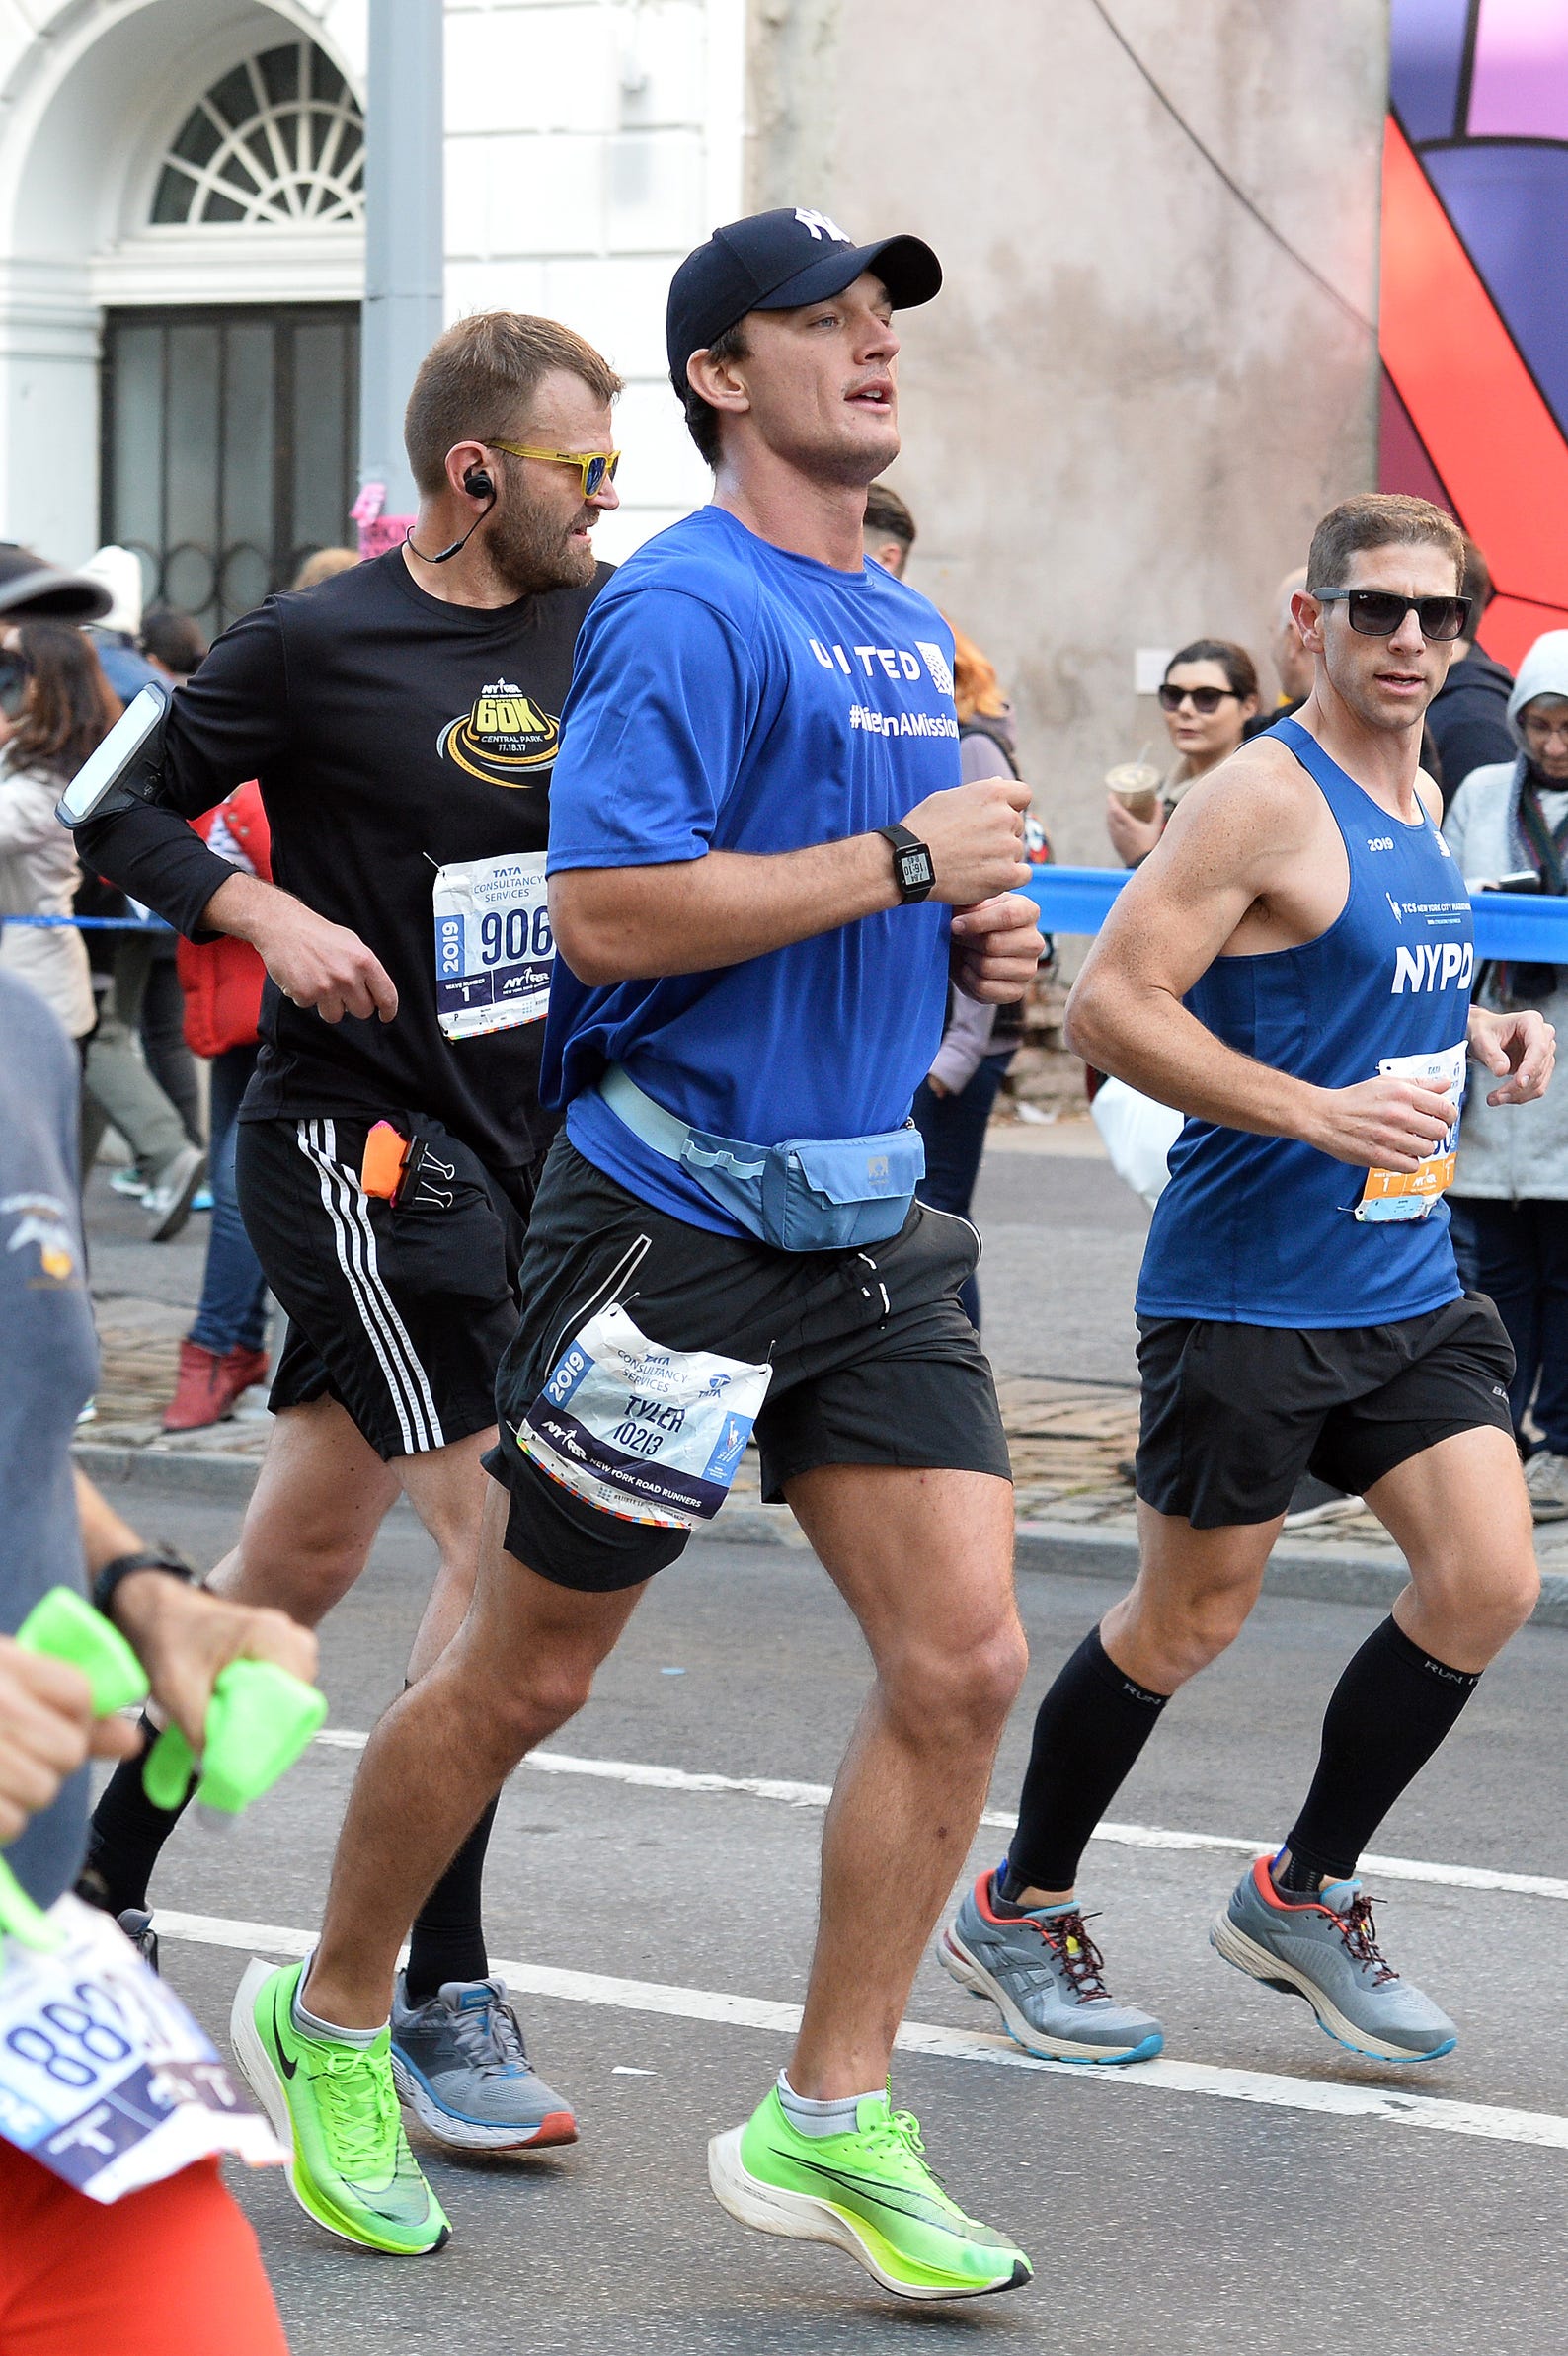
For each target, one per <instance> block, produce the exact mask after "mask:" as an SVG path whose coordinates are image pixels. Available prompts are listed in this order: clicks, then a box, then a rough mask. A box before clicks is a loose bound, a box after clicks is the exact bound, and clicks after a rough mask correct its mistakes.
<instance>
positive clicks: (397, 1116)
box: [235, 1111, 537, 1462]
mask: <svg viewBox="0 0 1568 2356" xmlns="http://www.w3.org/2000/svg"><path fill="white" fill-rule="evenodd" d="M382 1117H383V1118H384V1119H386V1120H388V1121H390V1122H391V1123H392V1124H393V1126H394V1127H395V1128H396V1129H398V1130H399V1131H400V1132H401V1134H402V1135H403V1136H404V1137H410V1136H415V1135H417V1136H420V1137H422V1138H424V1139H426V1141H427V1144H428V1146H429V1148H430V1150H429V1152H428V1154H427V1156H426V1160H425V1165H424V1169H423V1171H422V1173H421V1179H420V1183H419V1184H418V1186H417V1187H415V1188H414V1189H413V1190H412V1193H411V1196H410V1197H409V1199H407V1200H406V1201H404V1202H401V1203H399V1204H398V1206H397V1207H396V1209H394V1208H393V1206H392V1205H391V1204H390V1203H385V1202H382V1201H380V1200H379V1199H377V1198H375V1197H372V1196H369V1195H366V1194H365V1193H364V1191H363V1189H362V1188H361V1187H360V1184H359V1163H360V1159H361V1156H362V1155H363V1152H364V1140H365V1138H366V1136H367V1135H368V1133H369V1130H370V1129H371V1127H372V1121H371V1120H370V1119H369V1118H366V1117H365V1116H363V1115H358V1114H355V1115H351V1116H348V1117H344V1116H338V1117H329V1116H326V1115H318V1116H316V1117H315V1118H311V1119H300V1120H275V1121H243V1122H242V1123H241V1124H240V1134H239V1149H238V1158H237V1162H236V1172H235V1175H236V1182H237V1186H238V1192H239V1202H240V1215H241V1217H243V1219H244V1221H245V1230H246V1233H247V1234H248V1235H249V1236H250V1239H251V1242H252V1243H253V1244H254V1246H255V1248H256V1255H257V1258H258V1259H259V1260H260V1261H261V1263H262V1268H263V1270H264V1272H265V1274H266V1277H267V1281H268V1283H269V1285H270V1286H271V1287H272V1289H273V1291H274V1293H275V1294H276V1296H277V1298H278V1299H279V1300H280V1301H281V1303H282V1305H283V1307H284V1308H285V1309H286V1310H287V1312H288V1333H287V1336H286V1339H285V1341H284V1344H283V1349H282V1352H281V1355H280V1356H279V1358H278V1361H277V1366H276V1369H275V1372H274V1376H273V1387H272V1392H271V1395H270V1398H269V1402H268V1403H269V1405H270V1406H271V1407H272V1408H273V1410H274V1413H275V1412H276V1411H277V1410H278V1409H279V1408H283V1407H300V1406H304V1405H306V1404H308V1402H309V1401H310V1400H312V1399H319V1398H321V1397H323V1396H328V1397H331V1398H335V1399H337V1400H339V1401H340V1402H341V1404H342V1405H343V1406H344V1407H346V1408H347V1409H348V1411H349V1413H350V1415H351V1416H352V1417H353V1421H354V1423H355V1424H356V1425H357V1426H358V1428H359V1430H360V1431H361V1432H362V1433H363V1434H364V1437H365V1439H366V1440H368V1441H369V1443H370V1446H371V1447H372V1448H373V1449H374V1450H375V1452H376V1453H377V1455H379V1456H380V1457H382V1458H383V1460H385V1461H387V1462H390V1461H391V1459H392V1458H393V1457H395V1456H413V1455H419V1454H422V1453H425V1452H426V1451H428V1450H431V1449H438V1448H446V1447H448V1446H449V1445H450V1444H451V1443H452V1442H453V1441H454V1440H463V1439H466V1438H467V1437H468V1435H469V1434H470V1433H473V1432H483V1431H485V1430H486V1429H487V1428H488V1426H489V1425H491V1424H493V1423H494V1422H495V1420H496V1406H495V1386H496V1368H497V1366H498V1365H499V1364H500V1361H501V1355H502V1352H503V1351H504V1350H505V1349H506V1347H507V1344H508V1343H509V1342H510V1339H511V1336H512V1334H513V1332H514V1331H515V1329H516V1322H517V1291H516V1279H517V1265H518V1262H519V1260H520V1258H521V1256H522V1241H523V1236H524V1234H525V1233H526V1230H527V1217H528V1205H529V1201H530V1199H531V1196H532V1189H533V1182H534V1179H535V1177H536V1176H537V1169H535V1170H532V1171H520V1172H519V1171H512V1172H509V1173H508V1174H507V1176H506V1178H505V1179H502V1178H498V1177H497V1176H496V1175H495V1174H494V1173H492V1172H491V1171H488V1170H487V1169H485V1167H484V1166H483V1164H482V1163H481V1162H480V1161H479V1159H478V1158H477V1156H476V1155H475V1154H474V1153H473V1152H471V1151H470V1149H469V1148H468V1146H466V1145H464V1144H460V1143H459V1142H458V1140H457V1139H455V1138H453V1137H450V1136H448V1134H447V1132H446V1131H445V1130H444V1129H443V1128H442V1127H441V1125H440V1123H439V1122H438V1121H432V1120H430V1119H428V1118H427V1117H426V1116H425V1115H423V1114H421V1113H411V1112H399V1111H389V1112H388V1113H386V1114H385V1115H384V1116H382Z"/></svg>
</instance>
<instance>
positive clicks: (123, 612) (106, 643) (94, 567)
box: [82, 541, 158, 704]
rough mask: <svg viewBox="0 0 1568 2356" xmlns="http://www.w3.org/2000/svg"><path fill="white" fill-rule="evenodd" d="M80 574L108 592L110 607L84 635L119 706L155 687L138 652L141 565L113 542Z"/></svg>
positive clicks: (151, 673)
mask: <svg viewBox="0 0 1568 2356" xmlns="http://www.w3.org/2000/svg"><path fill="white" fill-rule="evenodd" d="M82 571H83V573H84V574H85V576H86V578H87V579H88V580H89V581H97V582H101V583H102V585H103V587H104V588H105V589H107V590H108V591H109V596H110V607H109V611H108V612H107V613H106V614H105V616H104V618H103V620H102V621H101V622H95V623H94V624H93V625H92V627H91V629H90V631H89V633H88V635H89V636H90V638H91V639H92V642H93V646H94V649H95V651H96V653H97V656H98V660H99V662H100V663H101V664H102V665H103V667H104V676H105V678H106V679H108V681H109V683H110V685H111V687H112V688H113V689H114V691H115V693H116V694H117V695H118V698H119V700H120V702H121V703H122V704H127V703H129V701H130V699H131V697H132V696H133V695H134V694H135V693H136V690H137V689H138V688H139V687H145V686H148V685H149V684H150V685H153V686H156V685H157V683H158V673H157V672H156V671H155V670H154V668H153V667H152V665H151V664H150V663H149V662H148V660H147V658H146V656H145V655H144V654H143V653H142V651H141V646H140V643H139V642H140V638H141V599H142V590H141V565H140V563H139V561H138V560H137V558H136V557H135V556H133V555H132V553H131V551H130V550H129V549H128V548H117V547H116V545H115V543H114V542H113V541H110V542H109V543H108V544H107V545H106V546H105V547H103V548H100V549H97V550H96V551H95V552H94V554H93V555H92V556H90V557H89V558H88V560H87V562H86V564H85V565H84V566H83V567H82Z"/></svg>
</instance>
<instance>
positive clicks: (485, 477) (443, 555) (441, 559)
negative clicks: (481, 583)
mask: <svg viewBox="0 0 1568 2356" xmlns="http://www.w3.org/2000/svg"><path fill="white" fill-rule="evenodd" d="M463 489H464V490H465V491H466V492H467V494H468V496H469V498H470V499H482V500H484V501H485V503H486V505H485V506H484V508H483V509H482V510H480V512H479V513H478V514H477V515H476V516H475V517H474V520H473V522H472V523H471V524H470V525H469V527H468V529H467V531H465V532H464V534H463V536H462V538H461V539H460V540H454V541H453V542H452V544H451V546H450V548H443V549H442V550H441V552H440V555H439V556H425V555H423V554H422V553H421V551H420V550H419V549H418V548H414V533H413V531H412V529H410V530H408V531H406V532H405V533H404V535H403V537H404V540H405V542H406V543H407V545H408V546H409V547H410V548H414V553H415V555H416V556H417V557H419V560H420V563H421V564H422V565H444V564H448V563H449V562H450V561H451V559H452V558H453V557H454V556H461V554H462V552H463V550H464V549H465V548H466V547H467V546H468V543H469V541H470V540H471V539H472V538H473V536H474V534H475V532H476V531H478V529H479V527H480V525H481V524H482V523H483V522H484V520H485V517H486V516H487V515H488V514H489V513H490V510H491V509H492V508H493V507H494V506H495V504H496V486H495V484H494V483H493V482H492V481H491V479H490V475H489V473H488V472H487V470H486V469H485V468H484V467H483V466H466V467H464V469H463Z"/></svg>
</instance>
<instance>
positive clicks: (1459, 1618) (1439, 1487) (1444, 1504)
mask: <svg viewBox="0 0 1568 2356" xmlns="http://www.w3.org/2000/svg"><path fill="white" fill-rule="evenodd" d="M1367 1503H1368V1505H1369V1506H1370V1507H1371V1509H1372V1512H1373V1513H1374V1514H1375V1515H1376V1516H1377V1519H1378V1521H1379V1522H1380V1523H1381V1524H1382V1526H1383V1528H1384V1529H1385V1530H1386V1531H1387V1532H1388V1534H1389V1536H1390V1537H1391V1538H1392V1539H1393V1541H1394V1543H1395V1544H1396V1545H1397V1546H1398V1548H1399V1550H1400V1552H1401V1553H1402V1554H1403V1556H1404V1558H1405V1560H1406V1562H1407V1563H1408V1564H1409V1565H1410V1585H1409V1586H1408V1587H1407V1588H1406V1589H1405V1591H1404V1593H1403V1595H1401V1596H1399V1597H1398V1598H1397V1599H1396V1601H1395V1603H1394V1608H1393V1616H1394V1618H1395V1620H1396V1621H1397V1622H1398V1624H1399V1626H1400V1627H1401V1628H1403V1630H1404V1632H1405V1634H1406V1635H1407V1636H1408V1637H1409V1638H1410V1640H1411V1642H1412V1643H1413V1644H1419V1645H1420V1646H1421V1648H1422V1650H1423V1652H1428V1653H1431V1654H1432V1655H1433V1657H1434V1658H1435V1659H1436V1660H1439V1661H1446V1662H1447V1663H1448V1664H1449V1666H1450V1668H1451V1669H1463V1670H1468V1671H1471V1672H1475V1671H1478V1670H1482V1669H1484V1668H1485V1667H1486V1666H1487V1664H1488V1663H1489V1662H1490V1661H1492V1660H1494V1659H1495V1658H1496V1656H1497V1654H1498V1653H1500V1652H1501V1651H1502V1649H1503V1647H1504V1645H1505V1644H1506V1643H1507V1642H1508V1640H1509V1638H1510V1637H1511V1636H1512V1635H1514V1634H1515V1632H1516V1631H1517V1630H1518V1629H1520V1628H1522V1627H1523V1626H1524V1624H1525V1622H1526V1620H1527V1619H1529V1615H1530V1613H1531V1612H1532V1611H1533V1610H1534V1609H1535V1604H1536V1599H1537V1598H1538V1597H1539V1594H1540V1573H1539V1571H1538V1570H1537V1569H1536V1567H1535V1538H1534V1531H1533V1526H1532V1524H1531V1522H1530V1513H1529V1493H1528V1492H1527V1490H1526V1487H1525V1480H1524V1475H1523V1473H1522V1472H1521V1470H1520V1462H1519V1451H1518V1450H1517V1449H1516V1448H1515V1446H1514V1442H1513V1439H1512V1437H1511V1436H1510V1435H1509V1434H1508V1433H1507V1432H1499V1431H1494V1430H1493V1429H1492V1428H1491V1427H1490V1426H1489V1425H1488V1426H1484V1427H1480V1428H1478V1429H1477V1430H1475V1431H1473V1432H1456V1433H1454V1434H1453V1435H1452V1437H1451V1438H1450V1439H1448V1440H1440V1441H1439V1442H1438V1443H1437V1445H1436V1447H1434V1448H1428V1449H1423V1450H1422V1452H1421V1453H1420V1455H1418V1456H1410V1457H1408V1458H1407V1459H1406V1461H1405V1462H1404V1463H1403V1464H1398V1465H1396V1466H1395V1467H1394V1469H1393V1471H1392V1472H1388V1473H1385V1474H1384V1475H1383V1477H1382V1479H1381V1480H1380V1481H1377V1482H1376V1483H1374V1485H1373V1486H1372V1488H1370V1489H1369V1490H1368V1492H1367Z"/></svg>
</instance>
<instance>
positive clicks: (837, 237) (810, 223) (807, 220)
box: [795, 204, 854, 246]
mask: <svg viewBox="0 0 1568 2356" xmlns="http://www.w3.org/2000/svg"><path fill="white" fill-rule="evenodd" d="M795 218H796V219H797V220H798V221H799V223H800V225H801V227H802V228H803V229H809V230H810V231H811V233H812V235H813V237H830V238H831V239H832V241H833V243H834V245H839V246H847V245H851V244H852V243H853V242H854V241H853V239H851V238H848V237H846V236H845V235H844V233H843V231H842V229H840V228H839V226H838V223H837V222H836V221H833V220H829V219H828V217H827V215H826V213H824V212H814V211H812V210H811V209H810V208H809V207H808V206H807V205H804V204H797V205H796V207H795Z"/></svg>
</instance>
